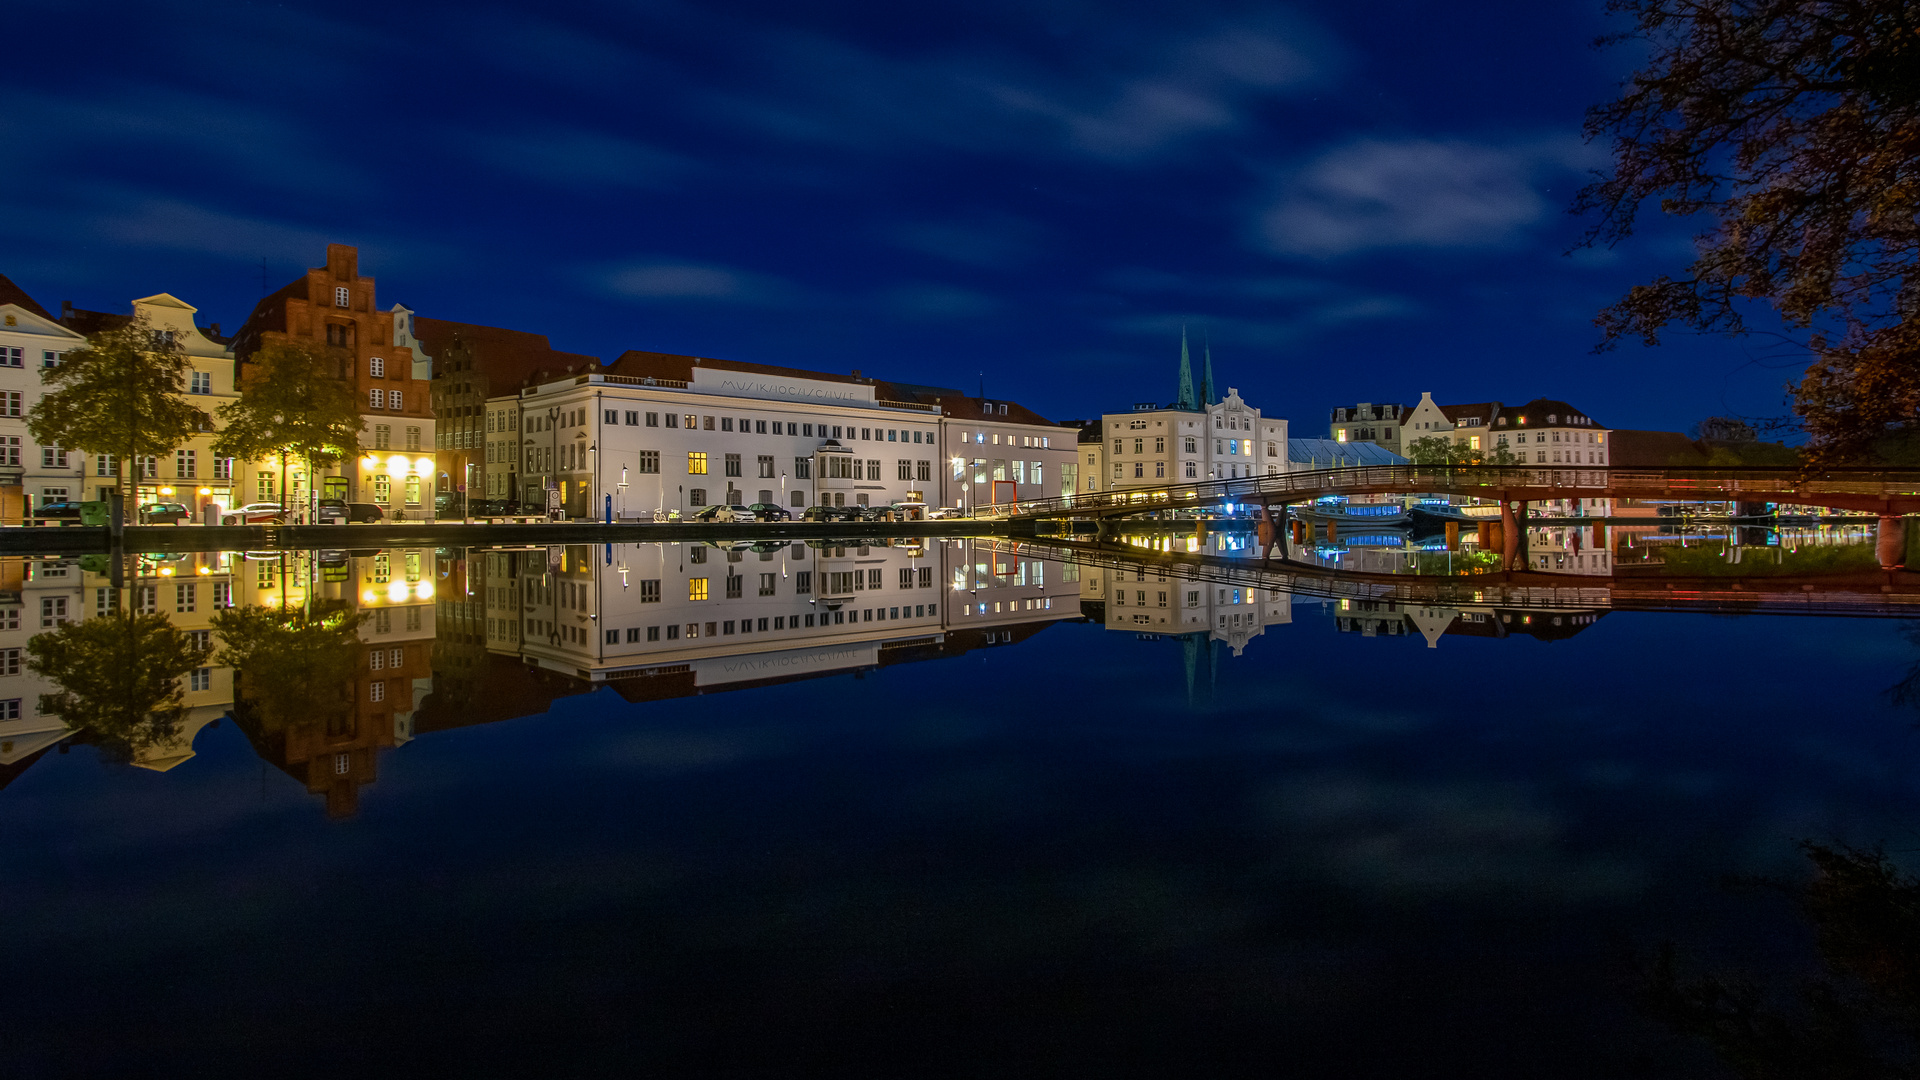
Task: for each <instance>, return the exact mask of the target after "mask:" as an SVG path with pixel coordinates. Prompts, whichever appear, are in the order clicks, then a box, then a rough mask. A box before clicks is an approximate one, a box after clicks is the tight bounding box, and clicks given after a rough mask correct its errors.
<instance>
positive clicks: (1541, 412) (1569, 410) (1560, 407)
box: [1487, 398, 1606, 428]
mask: <svg viewBox="0 0 1920 1080" xmlns="http://www.w3.org/2000/svg"><path fill="white" fill-rule="evenodd" d="M1549 416H1551V417H1553V418H1554V419H1553V420H1548V419H1547V417H1549ZM1501 417H1505V418H1506V420H1507V424H1506V426H1507V427H1508V428H1514V427H1518V426H1520V418H1521V417H1525V418H1526V420H1527V423H1526V426H1527V427H1530V428H1536V427H1570V426H1578V427H1591V428H1605V427H1606V425H1605V424H1602V423H1601V422H1600V421H1598V420H1595V419H1594V418H1593V417H1591V416H1587V415H1586V414H1585V413H1583V412H1581V411H1580V410H1579V409H1576V408H1574V407H1573V406H1572V405H1569V404H1567V403H1566V402H1564V401H1561V400H1559V399H1558V398H1534V399H1533V400H1532V401H1529V402H1527V403H1526V404H1525V405H1502V406H1500V408H1499V409H1498V410H1497V411H1495V412H1494V413H1493V414H1491V415H1490V416H1488V417H1487V423H1488V424H1489V425H1492V424H1496V423H1498V422H1499V418H1501ZM1575 420H1580V421H1584V422H1582V423H1578V424H1576V423H1575Z"/></svg>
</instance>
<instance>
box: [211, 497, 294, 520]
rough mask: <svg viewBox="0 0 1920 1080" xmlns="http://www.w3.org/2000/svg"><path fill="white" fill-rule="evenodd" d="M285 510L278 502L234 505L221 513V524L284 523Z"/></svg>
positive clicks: (285, 517) (285, 518)
mask: <svg viewBox="0 0 1920 1080" xmlns="http://www.w3.org/2000/svg"><path fill="white" fill-rule="evenodd" d="M286 523H287V511H286V509H285V508H284V507H282V506H281V505H280V504H279V503H270V502H259V503H248V504H247V505H245V506H236V507H234V508H233V509H231V510H229V511H227V512H226V513H225V514H222V515H221V517H220V524H222V525H284V524H286Z"/></svg>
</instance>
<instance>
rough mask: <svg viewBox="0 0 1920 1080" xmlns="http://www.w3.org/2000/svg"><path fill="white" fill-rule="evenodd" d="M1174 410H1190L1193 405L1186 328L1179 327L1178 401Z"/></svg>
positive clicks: (1191, 376)
mask: <svg viewBox="0 0 1920 1080" xmlns="http://www.w3.org/2000/svg"><path fill="white" fill-rule="evenodd" d="M1175 407H1176V408H1181V409H1191V408H1193V407H1194V404H1193V360H1192V359H1191V358H1189V357H1188V355H1187V328H1186V327H1185V326H1184V325H1183V326H1181V327H1180V400H1179V401H1178V402H1176V403H1175Z"/></svg>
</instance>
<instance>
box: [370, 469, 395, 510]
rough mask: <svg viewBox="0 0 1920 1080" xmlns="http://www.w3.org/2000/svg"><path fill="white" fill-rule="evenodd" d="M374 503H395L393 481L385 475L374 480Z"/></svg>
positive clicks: (382, 474)
mask: <svg viewBox="0 0 1920 1080" xmlns="http://www.w3.org/2000/svg"><path fill="white" fill-rule="evenodd" d="M373 501H374V502H380V503H389V502H392V501H393V479H392V478H391V477H389V476H388V475H387V474H385V473H381V474H380V475H378V476H376V477H374V478H373Z"/></svg>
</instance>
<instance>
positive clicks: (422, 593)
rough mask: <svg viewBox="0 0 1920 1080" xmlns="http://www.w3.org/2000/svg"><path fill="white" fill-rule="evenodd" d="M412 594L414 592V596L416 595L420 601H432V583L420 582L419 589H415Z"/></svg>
mask: <svg viewBox="0 0 1920 1080" xmlns="http://www.w3.org/2000/svg"><path fill="white" fill-rule="evenodd" d="M414 592H415V594H416V595H418V596H419V597H420V599H422V600H431V599H433V582H431V581H423V582H421V583H420V587H419V588H418V589H416V590H414Z"/></svg>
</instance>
